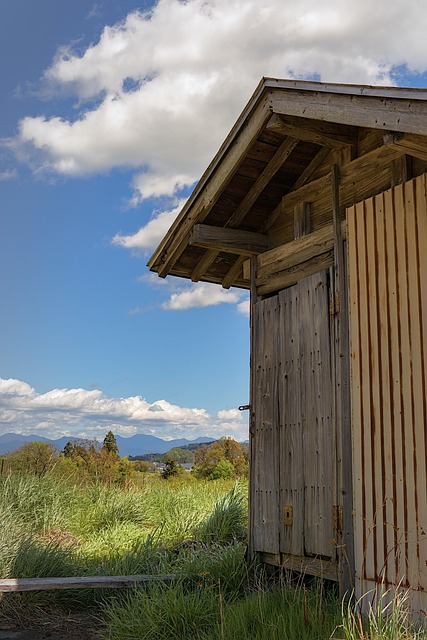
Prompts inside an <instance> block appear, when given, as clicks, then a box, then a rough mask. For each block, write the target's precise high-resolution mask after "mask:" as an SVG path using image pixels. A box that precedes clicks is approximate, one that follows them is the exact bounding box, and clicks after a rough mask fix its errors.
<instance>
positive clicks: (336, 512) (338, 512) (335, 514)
mask: <svg viewBox="0 0 427 640" xmlns="http://www.w3.org/2000/svg"><path fill="white" fill-rule="evenodd" d="M332 521H333V525H334V531H342V507H340V506H338V505H334V506H333V507H332Z"/></svg>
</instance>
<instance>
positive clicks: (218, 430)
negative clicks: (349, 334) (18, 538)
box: [0, 378, 247, 439]
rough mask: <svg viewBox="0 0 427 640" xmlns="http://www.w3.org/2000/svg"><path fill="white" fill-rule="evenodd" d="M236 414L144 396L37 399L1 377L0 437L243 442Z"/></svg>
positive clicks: (86, 394)
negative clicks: (150, 436)
mask: <svg viewBox="0 0 427 640" xmlns="http://www.w3.org/2000/svg"><path fill="white" fill-rule="evenodd" d="M220 414H223V415H222V417H221V415H220ZM236 415H237V414H235V412H234V411H225V412H219V414H218V418H214V417H212V416H210V415H209V414H208V412H207V411H206V410H205V409H196V408H186V407H179V406H177V405H173V404H171V403H170V402H168V401H167V400H157V401H155V402H153V403H150V402H148V401H147V400H144V399H143V398H142V397H140V396H131V397H128V398H110V397H108V396H106V395H104V394H103V393H102V392H101V391H99V390H92V391H89V390H87V389H52V390H51V391H48V392H47V393H44V394H39V393H37V392H36V391H35V389H33V388H32V387H31V386H30V385H28V384H27V383H26V382H22V381H20V380H14V379H8V380H5V379H1V378H0V433H2V432H10V431H13V432H15V433H22V434H25V435H29V434H33V433H37V434H39V435H44V436H46V437H49V438H57V437H60V436H62V435H70V436H76V437H82V438H83V437H85V438H96V437H99V436H100V437H101V438H102V437H103V436H104V435H105V433H106V431H108V430H110V429H111V430H113V431H114V433H116V434H118V435H122V436H124V437H126V436H130V435H133V434H134V433H154V434H155V435H157V436H158V437H160V438H165V439H168V438H171V437H181V436H182V437H189V438H196V437H198V436H200V435H209V436H212V437H220V436H221V435H233V434H234V436H235V437H238V438H239V439H244V438H246V437H247V427H246V425H245V424H244V423H243V424H242V422H241V421H240V422H239V421H238V420H236V419H235V416H236Z"/></svg>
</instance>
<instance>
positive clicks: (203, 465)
mask: <svg viewBox="0 0 427 640" xmlns="http://www.w3.org/2000/svg"><path fill="white" fill-rule="evenodd" d="M220 461H226V462H228V463H229V464H227V465H224V464H223V463H222V464H221V465H220V467H219V470H217V471H215V469H216V467H217V465H218V463H219V462H220ZM194 462H195V465H194V467H193V474H194V475H195V476H196V478H208V479H214V478H215V477H216V476H217V475H218V474H219V473H223V474H229V471H230V465H231V466H232V468H233V472H232V476H231V477H235V478H238V477H241V476H246V475H247V473H248V467H249V462H248V454H247V450H246V448H245V447H244V446H243V445H241V444H240V443H238V442H236V441H235V440H233V438H226V437H224V438H220V439H219V440H216V441H215V442H213V443H212V444H210V445H208V446H206V445H204V446H202V447H200V449H198V450H197V451H196V452H195V455H194ZM221 477H224V476H221Z"/></svg>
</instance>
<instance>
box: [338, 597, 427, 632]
mask: <svg viewBox="0 0 427 640" xmlns="http://www.w3.org/2000/svg"><path fill="white" fill-rule="evenodd" d="M369 598H371V599H373V602H368V603H367V607H366V606H365V607H363V606H362V605H363V601H364V600H365V601H367V600H368V599H369ZM409 603H410V592H409V591H407V590H405V589H400V588H398V589H397V590H393V591H391V590H386V589H384V588H382V587H381V586H380V587H379V588H378V589H377V592H370V593H367V594H365V595H364V596H363V597H362V598H360V600H359V601H358V602H357V603H356V605H355V606H354V605H353V604H347V605H343V607H342V624H341V625H340V627H339V628H340V629H341V630H342V632H343V634H344V637H345V640H422V639H424V640H425V639H426V638H427V629H426V627H425V626H424V627H423V626H422V625H421V624H420V623H419V621H416V620H414V617H413V615H412V612H411V609H410V606H409ZM362 608H363V609H367V613H366V615H362V614H361V609H362Z"/></svg>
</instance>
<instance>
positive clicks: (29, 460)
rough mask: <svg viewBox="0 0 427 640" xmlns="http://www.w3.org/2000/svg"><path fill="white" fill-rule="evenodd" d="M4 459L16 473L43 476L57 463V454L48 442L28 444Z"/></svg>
mask: <svg viewBox="0 0 427 640" xmlns="http://www.w3.org/2000/svg"><path fill="white" fill-rule="evenodd" d="M6 458H7V460H8V462H9V465H10V468H11V469H12V470H13V471H15V472H16V473H33V474H34V475H36V476H44V475H45V474H46V473H47V472H48V471H50V470H51V469H52V468H53V467H54V465H55V463H56V462H57V460H58V452H57V451H56V449H55V447H53V446H52V445H51V444H49V443H48V442H28V443H27V444H24V445H23V446H22V447H21V448H20V449H18V450H17V451H14V452H13V453H10V454H9V455H8V456H6Z"/></svg>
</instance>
